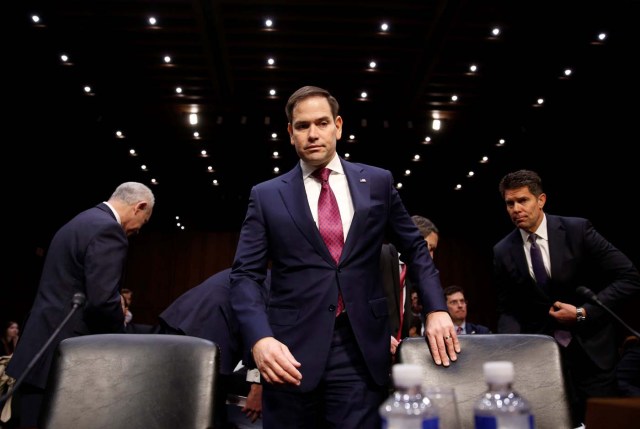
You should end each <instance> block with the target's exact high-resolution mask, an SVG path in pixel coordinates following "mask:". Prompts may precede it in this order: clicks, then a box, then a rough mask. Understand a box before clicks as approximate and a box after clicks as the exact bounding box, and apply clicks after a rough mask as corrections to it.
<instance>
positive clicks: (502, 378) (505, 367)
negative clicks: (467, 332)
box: [473, 361, 535, 429]
mask: <svg viewBox="0 0 640 429" xmlns="http://www.w3.org/2000/svg"><path fill="white" fill-rule="evenodd" d="M483 370H484V379H485V381H486V382H487V391H486V392H485V393H484V395H483V396H482V398H480V400H478V401H477V402H476V403H475V405H474V407H473V414H474V421H475V429H534V428H535V421H534V418H533V414H532V412H531V406H530V405H529V403H528V402H527V400H526V399H524V398H523V397H522V396H520V395H519V394H518V392H516V391H515V390H513V388H512V384H513V375H514V370H513V363H512V362H508V361H495V362H485V364H484V366H483Z"/></svg>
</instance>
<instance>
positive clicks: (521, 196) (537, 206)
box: [504, 186, 547, 233]
mask: <svg viewBox="0 0 640 429" xmlns="http://www.w3.org/2000/svg"><path fill="white" fill-rule="evenodd" d="M546 201H547V196H546V195H545V194H540V195H539V196H538V197H536V196H535V195H533V194H532V193H531V191H529V188H528V187H526V186H523V187H522V188H517V189H509V190H506V191H505V192H504V202H505V204H506V207H507V213H508V214H509V217H510V218H511V221H512V222H513V223H514V225H515V226H517V227H518V228H520V229H523V230H525V231H527V232H529V233H532V232H535V231H536V229H538V226H540V223H541V222H542V216H543V212H542V208H543V207H544V203H545V202H546Z"/></svg>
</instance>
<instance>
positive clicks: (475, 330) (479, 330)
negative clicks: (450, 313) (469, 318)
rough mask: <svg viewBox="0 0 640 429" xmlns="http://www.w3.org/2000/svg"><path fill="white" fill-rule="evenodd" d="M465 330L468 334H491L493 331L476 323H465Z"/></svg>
mask: <svg viewBox="0 0 640 429" xmlns="http://www.w3.org/2000/svg"><path fill="white" fill-rule="evenodd" d="M464 330H465V332H466V333H467V334H490V333H491V329H489V328H487V327H486V326H484V325H478V324H476V323H469V322H464Z"/></svg>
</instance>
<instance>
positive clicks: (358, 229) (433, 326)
mask: <svg viewBox="0 0 640 429" xmlns="http://www.w3.org/2000/svg"><path fill="white" fill-rule="evenodd" d="M285 111H286V114H287V118H288V120H289V124H288V131H289V136H290V140H291V145H293V146H294V147H295V149H296V152H297V154H298V156H299V158H300V162H299V163H298V164H297V165H296V166H295V167H294V168H293V169H292V170H291V171H289V172H287V173H285V174H283V175H281V176H279V177H277V178H275V179H272V180H269V181H267V182H264V183H261V184H259V185H256V186H255V187H254V188H253V189H252V190H251V195H250V200H249V206H248V210H247V214H246V217H245V220H244V223H243V225H242V229H241V232H240V239H239V242H238V248H237V250H236V256H235V260H234V263H233V269H232V272H231V304H232V306H233V308H234V310H235V311H236V316H237V317H238V321H239V323H240V327H241V330H242V333H243V337H244V340H245V341H246V344H247V347H249V348H251V350H252V353H253V357H254V360H255V362H256V364H257V367H258V369H259V370H260V373H261V375H262V380H263V410H262V412H263V426H264V427H265V428H276V427H277V428H296V429H300V428H320V427H321V428H325V427H335V428H341V429H350V428H354V429H355V428H372V429H373V428H375V429H379V427H380V418H379V416H378V406H379V405H380V404H381V403H382V401H383V400H384V398H385V397H386V396H387V394H388V392H389V391H388V383H389V374H390V364H391V354H390V353H389V319H388V306H387V298H386V296H385V293H384V290H383V287H382V279H381V276H380V249H381V246H382V243H383V241H385V239H386V240H387V241H390V242H393V243H394V244H395V245H396V247H397V248H398V250H399V251H400V252H402V255H403V258H405V261H406V262H407V264H408V267H409V273H408V276H409V278H411V279H412V281H413V284H414V286H415V288H416V289H417V290H418V291H419V292H420V294H421V297H422V301H423V303H424V305H425V310H426V312H427V313H428V315H427V325H428V327H427V334H426V336H427V337H428V341H429V346H430V350H431V353H432V355H433V359H434V362H435V363H436V364H438V365H444V366H448V365H450V362H451V361H454V360H456V358H457V356H456V353H457V352H459V351H460V344H459V342H458V340H457V336H456V335H455V328H454V326H453V323H452V321H451V317H450V316H449V314H448V313H447V311H446V310H447V307H446V304H445V302H444V297H443V296H442V289H441V286H440V280H439V276H438V271H437V270H436V268H435V266H434V264H433V261H432V260H431V258H430V257H429V252H428V250H427V247H426V245H425V242H424V239H423V237H421V236H420V233H419V232H418V229H417V228H416V226H415V224H414V223H413V221H412V220H411V217H410V216H409V214H408V213H407V211H406V209H405V208H404V205H403V204H402V201H401V199H400V197H399V195H398V193H397V191H396V189H395V187H394V186H393V178H392V176H391V173H390V172H389V171H386V170H383V169H380V168H376V167H372V166H368V165H363V164H353V163H349V162H346V161H344V160H342V159H341V158H340V157H338V156H337V154H336V143H337V140H338V139H340V137H341V135H342V125H343V120H342V118H341V117H340V116H339V115H338V102H337V101H336V99H335V98H334V97H333V96H331V94H329V92H328V91H326V90H324V89H322V88H318V87H313V86H306V87H302V88H300V89H298V90H297V91H296V92H295V93H293V94H292V95H291V97H290V98H289V100H288V102H287V106H286V108H285ZM322 167H326V168H328V169H330V170H331V174H330V177H329V178H328V182H329V186H330V188H331V189H332V191H333V193H334V194H335V197H336V200H337V204H338V206H339V214H340V220H341V222H342V227H343V232H344V238H343V240H344V247H343V248H342V250H341V254H340V256H339V258H338V262H336V259H334V258H335V257H334V256H333V254H332V253H331V252H330V249H329V247H328V246H327V245H326V244H325V241H324V240H323V237H322V235H321V234H320V231H319V229H318V226H317V225H318V224H317V222H318V206H319V195H320V194H321V187H322V185H321V184H320V182H318V181H317V180H316V179H315V178H314V177H313V175H312V174H313V173H314V171H316V170H317V169H319V168H322ZM323 180H324V179H323ZM324 186H326V185H324ZM333 248H334V247H333V246H332V249H333ZM269 266H271V291H270V297H269V300H268V301H265V300H264V298H263V294H262V293H261V284H262V283H263V281H264V278H265V276H266V272H267V267H269ZM339 294H340V296H341V297H342V302H344V304H345V309H346V310H345V311H343V312H342V313H340V314H339V316H338V317H336V313H337V309H338V308H340V306H339V304H340V301H339ZM265 381H266V384H265V383H264V382H265Z"/></svg>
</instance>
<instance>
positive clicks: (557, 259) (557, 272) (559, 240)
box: [547, 215, 566, 285]
mask: <svg viewBox="0 0 640 429" xmlns="http://www.w3.org/2000/svg"><path fill="white" fill-rule="evenodd" d="M556 220H557V219H556V218H555V217H553V216H549V215H547V234H549V237H548V238H549V256H550V257H551V284H552V285H553V284H559V283H561V280H562V279H561V273H562V270H561V269H560V267H562V266H563V262H564V261H563V258H564V251H563V248H562V247H563V244H564V242H565V240H566V231H565V230H564V228H562V226H561V225H560V223H559V222H557V221H556ZM554 280H555V281H554Z"/></svg>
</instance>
